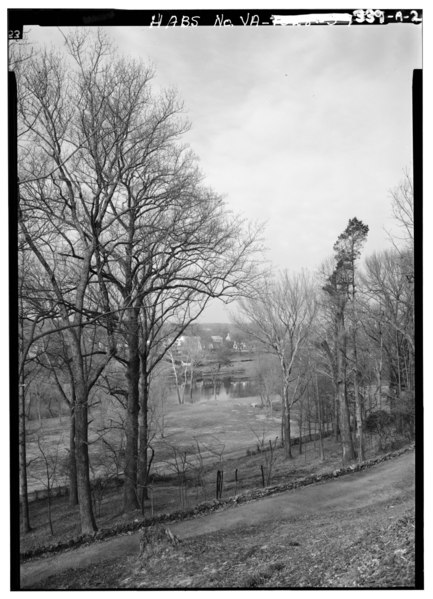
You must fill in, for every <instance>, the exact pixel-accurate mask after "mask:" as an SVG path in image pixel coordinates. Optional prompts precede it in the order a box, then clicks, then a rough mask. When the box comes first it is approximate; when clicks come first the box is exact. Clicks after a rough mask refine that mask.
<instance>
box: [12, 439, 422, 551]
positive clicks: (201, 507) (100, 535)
mask: <svg viewBox="0 0 433 599" xmlns="http://www.w3.org/2000/svg"><path fill="white" fill-rule="evenodd" d="M414 449H415V444H411V445H408V446H406V447H403V448H402V449H398V450H396V451H392V452H389V453H387V454H384V455H381V456H378V457H376V458H372V459H370V460H365V461H364V462H362V463H360V464H351V465H350V466H346V467H344V468H337V469H335V470H332V471H330V472H326V473H323V474H313V475H311V476H306V477H304V478H299V479H297V480H295V481H292V482H290V483H280V484H278V485H273V486H270V487H265V488H264V489H252V490H251V491H247V492H246V493H243V494H242V495H235V496H232V497H228V498H227V499H214V500H213V501H205V502H203V503H199V504H198V505H196V506H195V507H194V508H190V509H187V510H179V511H177V512H172V513H170V514H160V515H159V516H154V517H153V518H144V519H142V520H134V521H133V522H127V523H125V524H124V523H119V524H117V525H116V526H113V527H112V528H109V529H104V528H102V529H100V530H98V531H97V532H96V533H95V534H93V535H80V536H78V537H74V538H73V539H70V540H68V541H63V542H59V543H53V544H52V545H46V546H43V547H38V548H36V549H33V550H31V551H26V552H24V553H21V554H20V558H21V561H25V560H29V559H32V558H36V557H41V556H44V555H48V554H53V553H59V552H62V551H65V550H67V549H71V548H75V547H79V546H82V545H88V544H90V543H94V542H97V541H102V540H104V539H108V538H110V537H115V536H117V535H119V534H132V533H133V532H135V531H138V530H140V529H141V528H145V527H148V526H153V525H154V524H162V523H165V522H178V521H180V520H187V519H191V518H195V517H197V516H201V515H205V514H210V513H212V512H215V511H217V510H220V509H227V508H229V507H235V506H237V505H239V504H241V503H246V502H248V501H254V500H255V499H261V498H262V497H268V496H270V495H275V494H276V493H282V492H284V491H289V490H291V489H297V488H299V487H306V486H307V485H311V484H314V483H320V482H322V481H325V480H329V479H335V478H339V477H340V476H345V475H346V474H352V473H354V472H359V471H360V470H366V469H368V468H371V467H372V466H375V465H376V464H380V463H381V462H386V461H387V460H391V459H393V458H396V457H398V456H401V455H403V454H404V453H408V452H409V451H413V450H414Z"/></svg>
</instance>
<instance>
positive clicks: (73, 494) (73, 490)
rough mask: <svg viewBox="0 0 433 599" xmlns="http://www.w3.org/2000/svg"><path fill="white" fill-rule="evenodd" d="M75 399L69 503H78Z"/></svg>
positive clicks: (71, 433) (70, 441)
mask: <svg viewBox="0 0 433 599" xmlns="http://www.w3.org/2000/svg"><path fill="white" fill-rule="evenodd" d="M75 453H76V452H75V400H74V401H72V402H71V406H70V430H69V505H71V506H73V505H77V504H78V485H77V462H76V457H75Z"/></svg>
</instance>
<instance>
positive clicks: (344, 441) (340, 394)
mask: <svg viewBox="0 0 433 599" xmlns="http://www.w3.org/2000/svg"><path fill="white" fill-rule="evenodd" d="M337 318H338V321H337V347H338V351H337V377H338V378H337V398H338V412H339V416H340V430H341V448H342V460H343V464H347V463H349V462H350V461H351V460H353V459H354V457H355V455H354V449H353V441H352V435H351V432H350V412H349V406H348V405H347V397H346V355H345V354H346V342H345V339H346V330H345V327H344V316H343V313H342V312H340V313H339V314H338V315H337Z"/></svg>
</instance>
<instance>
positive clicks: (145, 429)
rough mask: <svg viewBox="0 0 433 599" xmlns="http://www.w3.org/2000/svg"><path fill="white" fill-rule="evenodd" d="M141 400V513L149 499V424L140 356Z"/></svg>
mask: <svg viewBox="0 0 433 599" xmlns="http://www.w3.org/2000/svg"><path fill="white" fill-rule="evenodd" d="M140 366H141V398H140V400H141V401H140V447H139V454H138V488H139V495H140V505H141V510H142V511H143V505H144V501H145V500H146V499H149V496H148V489H147V482H148V481H147V471H148V459H147V450H148V446H149V423H148V403H149V380H148V374H147V369H146V356H145V355H144V354H142V355H141V360H140Z"/></svg>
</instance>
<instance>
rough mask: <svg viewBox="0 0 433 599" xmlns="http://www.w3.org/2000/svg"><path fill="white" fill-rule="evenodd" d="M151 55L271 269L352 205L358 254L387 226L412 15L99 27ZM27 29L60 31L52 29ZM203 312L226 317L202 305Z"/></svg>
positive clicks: (321, 255)
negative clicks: (398, 19)
mask: <svg viewBox="0 0 433 599" xmlns="http://www.w3.org/2000/svg"><path fill="white" fill-rule="evenodd" d="M109 31H110V34H111V35H112V37H113V39H114V42H115V43H116V44H117V46H118V48H119V52H120V53H121V54H126V55H134V56H139V57H142V58H143V59H145V60H150V61H151V62H152V63H153V65H154V67H155V70H156V82H157V84H158V85H160V86H161V87H175V88H176V89H177V91H178V93H179V96H180V97H181V98H182V99H183V101H184V103H185V110H186V113H187V115H188V117H189V119H190V121H191V123H192V128H191V131H190V132H189V133H188V134H187V138H186V141H188V143H189V144H190V145H191V147H192V149H193V150H194V151H195V153H196V154H197V155H198V157H199V158H200V166H201V169H202V171H203V173H204V174H205V176H206V181H207V183H208V184H210V185H211V186H212V187H213V188H214V189H215V190H216V191H218V192H220V193H221V194H223V195H224V196H225V197H226V202H227V205H228V206H229V208H230V209H231V210H233V211H234V212H237V213H241V214H243V215H244V216H246V217H247V218H249V219H250V220H252V221H265V222H266V223H267V224H266V229H265V245H266V246H267V248H268V258H269V260H270V261H271V262H272V264H273V265H274V266H275V267H276V268H288V269H289V270H292V271H296V270H299V269H301V268H308V269H311V270H314V269H316V268H317V267H318V266H319V264H320V263H321V262H322V261H323V260H324V259H325V258H326V257H328V256H330V255H331V254H332V246H333V244H334V242H335V240H336V238H337V237H338V235H339V234H340V233H341V232H342V231H343V229H344V228H345V226H346V224H347V222H348V220H349V218H352V217H354V216H356V217H358V218H359V219H361V220H362V221H364V222H365V223H366V224H368V226H369V227H370V233H369V238H368V242H367V244H366V247H365V250H364V254H365V255H368V254H369V253H371V252H373V251H375V250H381V249H383V248H384V247H386V246H387V245H388V244H389V242H388V240H387V236H386V232H385V229H388V230H392V228H393V223H392V219H391V203H390V197H389V191H390V189H391V188H393V187H395V186H396V185H398V183H399V181H400V180H401V179H402V177H403V171H404V169H405V168H407V167H409V168H411V164H412V123H411V111H412V107H411V87H412V72H413V69H414V68H421V66H422V65H421V27H418V26H415V25H409V24H406V25H401V24H397V25H387V26H382V27H380V26H363V27H350V28H349V27H343V26H339V27H328V26H323V27H309V28H308V27H298V28H293V27H275V28H274V27H257V28H256V27H245V28H241V27H227V28H210V27H197V28H180V27H176V28H170V29H165V28H152V29H149V28H140V27H137V28H121V27H119V28H116V27H111V28H109ZM31 36H32V37H31V39H34V40H44V41H52V42H53V43H61V41H60V40H61V36H60V34H59V33H58V32H57V31H56V30H55V29H44V30H43V32H41V30H39V29H38V28H34V29H32V33H31ZM204 320H207V321H224V320H228V316H227V312H225V311H224V308H223V307H222V306H220V305H217V304H215V303H214V304H213V306H212V308H210V309H208V310H207V312H206V315H205V317H204Z"/></svg>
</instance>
